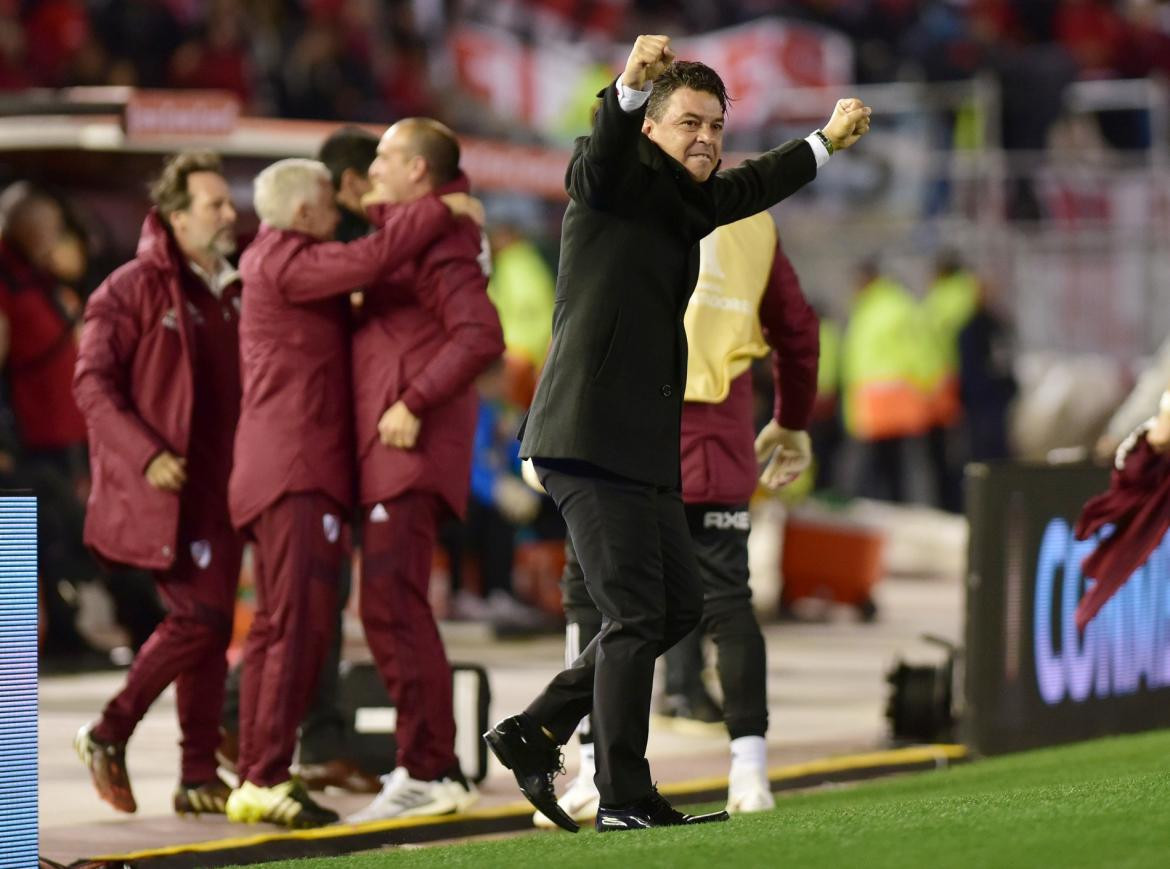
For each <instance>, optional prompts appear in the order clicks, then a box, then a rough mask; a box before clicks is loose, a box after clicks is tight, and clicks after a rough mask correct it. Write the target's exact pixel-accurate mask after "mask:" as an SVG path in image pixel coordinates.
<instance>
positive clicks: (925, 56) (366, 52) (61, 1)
mask: <svg viewBox="0 0 1170 869" xmlns="http://www.w3.org/2000/svg"><path fill="white" fill-rule="evenodd" d="M761 16H782V17H783V18H785V19H786V20H796V21H806V22H809V23H812V24H817V25H822V26H824V27H828V28H831V29H834V30H837V31H840V32H842V33H844V34H846V35H848V36H849V37H850V39H851V40H852V42H853V44H854V66H855V69H854V76H855V80H856V81H858V82H861V83H868V82H885V81H895V80H907V79H910V80H918V79H924V80H927V81H951V80H956V79H964V78H969V77H971V76H973V75H975V74H977V73H979V72H981V71H986V72H990V73H992V74H993V75H996V76H999V77H1002V78H1005V79H1008V80H1010V81H1014V82H1017V83H1020V82H1021V80H1022V79H1021V77H1023V79H1024V80H1026V82H1027V84H1028V87H1027V88H1025V89H1024V90H1026V91H1027V92H1028V93H1029V96H1030V98H1031V100H1030V106H1031V110H1032V111H1033V112H1036V114H1037V119H1036V121H1035V122H1034V123H1033V124H1031V125H1019V127H1020V131H1019V135H1020V136H1022V137H1025V141H1021V142H1018V143H1012V142H1009V143H1007V144H1008V146H1009V147H1013V146H1014V147H1029V146H1030V142H1029V141H1028V140H1027V137H1028V136H1029V135H1030V133H1029V131H1035V130H1040V131H1043V130H1045V129H1046V128H1047V124H1045V123H1044V117H1045V113H1044V111H1043V106H1044V104H1045V102H1046V99H1045V97H1046V96H1049V95H1051V94H1053V93H1056V92H1058V91H1059V88H1060V87H1062V86H1063V85H1064V84H1066V83H1067V82H1069V81H1072V80H1075V79H1077V78H1132V77H1142V76H1147V75H1150V74H1154V73H1162V74H1166V73H1170V4H1167V3H1164V2H1156V0H1020V2H1008V0H932V2H926V0H684V2H673V0H672V2H665V0H605V2H593V0H588V2H587V0H500V2H497V0H463V2H452V3H440V2H422V0H414V2H411V0H386V2H376V0H299V2H298V0H239V2H236V0H210V2H197V0H116V2H115V0H0V90H7V91H13V90H19V89H22V88H27V87H66V86H71V85H106V84H115V85H137V86H141V87H169V88H221V89H226V90H229V91H232V92H234V93H235V94H237V95H238V96H239V98H240V100H241V101H242V103H243V104H244V105H245V106H246V107H247V109H248V110H249V111H250V112H251V113H254V114H260V115H276V116H281V117H291V118H316V119H326V120H331V119H336V120H350V121H363V120H370V121H378V122H385V121H386V120H389V119H393V118H397V117H403V116H409V115H434V116H437V117H444V115H445V114H446V113H447V109H448V108H449V101H450V99H451V98H452V93H451V89H450V87H449V82H448V81H445V80H446V79H448V78H449V76H448V74H447V73H448V71H449V64H450V59H449V58H448V57H447V56H446V55H445V53H444V51H445V43H446V37H447V36H448V34H449V32H450V29H451V28H452V26H453V25H454V24H456V23H459V22H471V23H479V24H486V25H497V26H502V27H506V28H508V29H509V30H511V31H513V32H518V33H521V34H524V35H526V36H528V37H530V38H531V39H533V40H544V39H565V40H571V41H580V40H583V39H586V40H588V39H593V40H611V41H614V40H616V41H618V42H625V41H627V40H628V39H629V38H630V37H631V35H632V34H637V33H646V32H652V33H653V32H657V33H670V34H672V35H675V36H681V35H684V34H687V33H702V32H706V31H710V30H714V29H717V28H722V27H727V26H732V25H735V24H739V23H744V22H747V21H752V20H755V19H758V18H760V17H761ZM1037 89H1039V92H1038V91H1037ZM469 132H474V131H469Z"/></svg>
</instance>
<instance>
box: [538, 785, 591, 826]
mask: <svg viewBox="0 0 1170 869" xmlns="http://www.w3.org/2000/svg"><path fill="white" fill-rule="evenodd" d="M600 804H601V794H599V793H598V792H597V785H595V784H594V783H593V777H592V776H588V777H586V776H577V778H575V779H573V780H572V781H571V782H569V789H568V790H566V791H565V792H564V794H562V795H561V798H560V799H559V800H557V805H558V806H560V807H561V808H562V809H564V810H565V814H566V815H568V816H569V817H570V818H572V819H573V820H574V821H592V820H593V819H594V818H596V817H597V807H598V806H599V805H600ZM532 823H533V825H534V826H537V827H540V828H541V829H542V830H552V829H555V828H556V824H554V823H553V822H552V821H550V820H549V819H548V818H547V817H546V816H545V814H544V812H535V813H534V814H533V815H532Z"/></svg>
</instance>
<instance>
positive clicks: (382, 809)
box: [345, 767, 479, 824]
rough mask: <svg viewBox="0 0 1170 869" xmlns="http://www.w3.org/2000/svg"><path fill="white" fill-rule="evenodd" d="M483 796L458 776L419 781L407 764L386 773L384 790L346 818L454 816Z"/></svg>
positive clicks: (352, 820)
mask: <svg viewBox="0 0 1170 869" xmlns="http://www.w3.org/2000/svg"><path fill="white" fill-rule="evenodd" d="M477 799H479V793H478V792H477V791H476V789H475V786H474V785H472V784H468V785H467V786H466V787H465V786H464V785H463V783H462V782H458V781H455V780H454V779H450V778H444V779H439V780H438V781H419V780H418V779H414V778H411V777H410V773H408V772H407V771H406V770H405V769H404V768H403V767H398V768H397V769H396V770H394V772H392V773H390V774H389V775H384V776H382V790H381V791H379V793H378V795H377V796H376V797H374V801H373V802H372V803H370V804H369V805H368V806H366V807H365V808H364V809H362V810H361V811H359V812H355V813H354V814H352V815H350V816H349V817H348V818H346V819H345V821H346V823H347V824H364V823H367V822H369V821H387V820H390V819H391V818H417V817H423V816H429V815H453V814H455V813H457V812H465V811H467V809H469V808H470V807H471V806H472V804H473V803H474V802H475V801H476V800H477Z"/></svg>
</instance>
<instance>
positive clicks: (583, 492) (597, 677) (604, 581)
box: [526, 459, 702, 807]
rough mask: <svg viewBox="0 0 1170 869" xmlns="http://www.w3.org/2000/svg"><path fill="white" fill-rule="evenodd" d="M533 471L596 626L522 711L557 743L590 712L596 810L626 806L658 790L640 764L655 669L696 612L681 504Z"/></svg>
mask: <svg viewBox="0 0 1170 869" xmlns="http://www.w3.org/2000/svg"><path fill="white" fill-rule="evenodd" d="M537 462H538V464H537V471H538V473H539V475H540V481H541V483H542V484H543V485H544V488H545V490H546V491H547V492H548V493H549V495H551V496H552V498H553V500H554V501H556V504H557V508H558V509H559V510H560V511H561V515H562V516H563V517H564V519H565V524H566V525H567V526H568V532H569V538H570V539H571V540H572V541H573V545H574V547H575V549H576V552H577V556H578V558H579V559H580V564H581V568H582V571H583V574H584V581H585V585H586V587H587V588H588V591H589V596H590V598H591V599H592V600H593V602H594V603H595V604H596V606H597V609H598V610H600V612H601V616H602V621H601V630H600V632H599V633H598V634H597V636H596V637H594V639H593V640H592V642H590V643H589V645H588V646H586V647H585V649H584V650H583V651H582V653H581V655H580V657H578V658H577V660H576V661H574V662H573V664H572V665H571V666H570V667H568V668H567V669H565V670H564V671H562V672H561V673H560V674H559V675H557V676H556V677H555V678H554V679H553V680H552V681H551V682H550V683H549V684H548V686H547V687H546V688H545V690H544V692H543V693H542V694H541V695H540V696H539V697H537V698H536V700H534V701H533V702H532V704H531V705H530V706H529V707H528V709H527V710H526V711H527V714H528V715H529V716H530V717H531V718H533V719H534V720H535V721H536V722H537V723H538V724H540V725H542V726H543V727H545V728H546V729H547V730H548V731H549V732H550V733H552V734H553V737H554V738H555V739H556V740H557V742H558V743H561V744H563V743H565V742H568V741H569V739H570V738H571V737H572V735H573V731H574V730H575V729H576V728H577V724H578V723H579V722H580V721H581V719H582V718H584V717H585V716H586V715H589V714H590V713H592V716H593V718H592V722H593V733H594V741H595V744H596V758H597V776H596V779H595V780H596V782H597V788H598V791H599V792H600V794H601V804H602V805H604V806H607V807H617V806H623V805H626V804H628V803H631V802H634V801H635V800H639V799H641V798H642V797H644V796H646V795H647V794H648V793H649V792H650V789H651V788H652V787H653V784H654V783H653V780H652V779H651V778H650V767H649V764H647V762H646V741H647V737H648V732H649V726H650V694H651V691H652V690H653V685H654V661H655V659H656V658H657V657H658V656H659V655H661V654H662V653H663V652H665V651H666V650H667V649H669V648H670V647H671V646H673V645H674V644H675V643H676V642H678V641H679V640H680V639H682V638H683V637H684V636H686V635H687V634H688V633H690V632H691V630H692V629H693V628H694V627H695V625H696V624H698V621H699V617H700V615H701V612H702V590H701V583H700V580H699V566H698V563H697V562H696V561H695V556H694V552H693V551H692V548H691V537H690V533H689V532H688V530H687V522H686V515H685V513H684V511H683V503H682V496H681V495H680V494H679V492H678V491H677V490H676V489H663V488H659V487H655V486H650V485H647V484H645V483H639V482H635V481H633V480H627V479H624V478H621V477H616V476H613V475H610V474H606V473H604V472H602V471H600V470H597V469H591V468H589V466H582V465H580V464H577V463H574V464H573V465H566V464H565V463H549V464H544V463H540V460H539V459H538V460H537Z"/></svg>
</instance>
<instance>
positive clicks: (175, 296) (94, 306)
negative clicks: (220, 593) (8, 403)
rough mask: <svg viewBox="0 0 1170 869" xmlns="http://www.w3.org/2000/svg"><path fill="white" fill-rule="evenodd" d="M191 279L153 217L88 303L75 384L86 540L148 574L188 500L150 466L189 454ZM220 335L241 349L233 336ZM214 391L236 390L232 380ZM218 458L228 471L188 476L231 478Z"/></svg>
mask: <svg viewBox="0 0 1170 869" xmlns="http://www.w3.org/2000/svg"><path fill="white" fill-rule="evenodd" d="M187 281H194V282H197V281H199V278H197V277H196V276H195V275H194V274H193V273H192V272H191V270H190V268H188V266H187V264H186V261H185V259H184V257H183V255H182V253H181V252H180V251H179V248H178V246H177V245H176V244H175V241H174V239H173V238H172V237H171V234H170V232H169V231H168V230H167V228H166V226H165V225H164V223H163V221H162V219H161V218H160V217H159V215H158V213H157V212H156V211H154V210H152V211H151V212H150V214H148V215H147V217H146V220H145V222H144V223H143V224H142V234H141V236H140V238H139V241H138V251H137V253H136V255H135V258H134V259H133V260H131V261H130V262H128V263H127V264H126V265H124V266H122V267H121V268H119V269H118V270H117V271H115V272H114V273H113V274H111V275H110V276H109V277H108V278H106V280H105V282H104V283H102V285H101V286H100V287H98V288H97V290H96V291H95V292H94V294H93V295H92V296H90V299H89V302H88V303H87V304H86V306H85V328H84V331H83V332H82V336H81V348H80V351H79V353H78V359H77V367H76V370H75V373H74V378H73V394H74V397H75V398H76V399H77V405H78V407H80V408H81V411H82V413H83V414H84V415H85V420H86V424H87V426H88V429H89V453H90V468H91V472H92V475H93V487H92V489H91V491H90V495H89V504H88V507H87V510H86V515H85V543H86V545H88V546H90V547H92V548H93V549H94V550H95V551H97V553H98V554H99V555H101V556H103V557H104V558H106V559H109V560H110V561H115V562H118V563H122V564H130V565H134V566H137V567H142V568H146V569H150V570H165V569H167V568H169V567H170V566H171V563H172V562H173V561H174V558H175V547H176V535H177V533H178V528H179V505H180V497H181V496H180V495H177V494H173V493H170V492H161V491H159V490H158V489H155V488H154V487H153V486H151V485H150V484H149V483H148V482H147V481H146V476H145V473H146V468H147V466H148V465H149V464H150V461H151V460H152V459H153V458H154V457H155V456H156V455H158V453H159V452H161V451H163V450H168V451H170V452H172V453H174V454H175V455H178V456H186V455H188V449H189V445H190V440H191V430H192V410H193V407H194V400H195V396H194V380H193V378H194V370H193V369H194V367H195V363H194V361H193V359H194V356H195V345H196V336H195V333H194V331H193V329H194V323H193V322H192V317H193V314H192V310H193V309H194V306H193V305H192V304H191V302H190V299H189V298H188V297H187V295H186V294H185V292H184V283H185V282H187ZM239 290H240V288H239V284H238V283H237V284H234V285H232V286H230V287H228V288H226V289H225V290H224V293H225V294H227V297H228V299H229V300H230V299H231V298H232V297H236V298H238V295H239ZM222 335H223V337H222V339H221V340H224V341H232V342H234V336H233V335H232V332H231V330H224V331H223V332H222ZM221 349H224V350H225V351H227V352H232V353H234V349H235V348H234V346H233V347H230V348H221ZM217 387H219V388H222V389H223V390H226V391H228V392H229V393H232V391H233V390H237V389H238V385H237V384H232V383H224V384H217ZM225 407H227V408H228V409H227V410H226V411H225V412H224V416H225V418H224V419H222V420H218V421H217V424H218V425H221V426H223V427H227V428H231V427H234V425H235V414H234V408H232V407H231V402H226V403H225ZM200 422H201V423H206V422H207V421H206V420H201V421H200ZM221 460H222V462H223V467H222V468H217V469H216V468H212V469H206V468H204V469H193V468H190V467H189V468H188V471H189V472H190V471H202V470H206V471H208V473H209V475H210V476H213V477H216V476H226V467H228V466H229V465H230V463H231V454H230V451H223V454H222V457H221ZM189 488H190V489H192V490H194V489H195V488H197V487H189ZM185 491H187V489H185ZM225 508H226V505H222V504H221V505H220V509H225Z"/></svg>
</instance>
